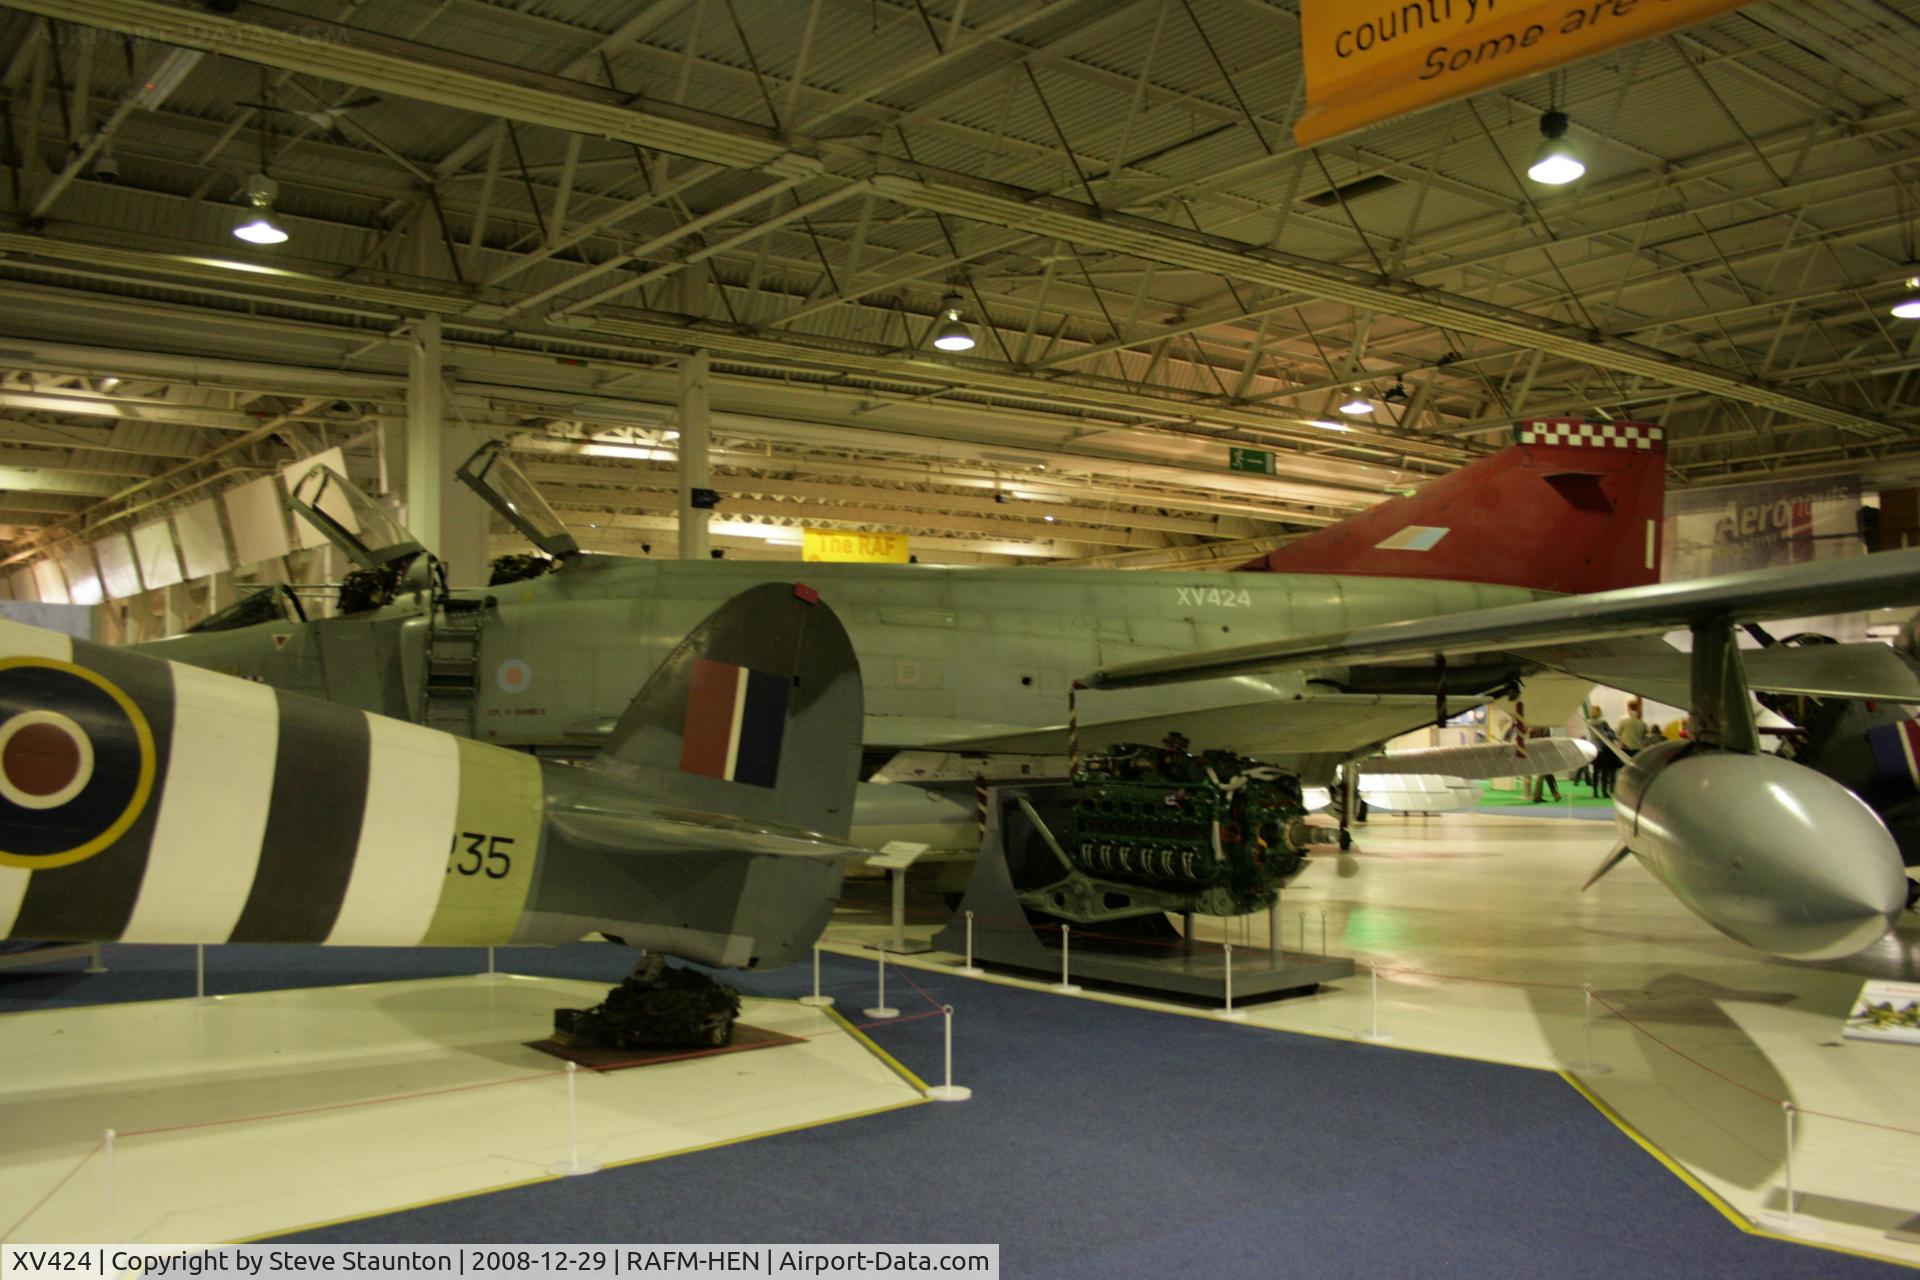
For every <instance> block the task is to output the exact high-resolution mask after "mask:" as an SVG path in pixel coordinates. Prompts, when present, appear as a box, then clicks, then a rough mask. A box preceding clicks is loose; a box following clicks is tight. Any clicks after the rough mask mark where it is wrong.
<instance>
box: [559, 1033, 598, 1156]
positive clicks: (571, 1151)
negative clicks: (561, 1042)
mask: <svg viewBox="0 0 1920 1280" xmlns="http://www.w3.org/2000/svg"><path fill="white" fill-rule="evenodd" d="M579 1074H580V1067H579V1064H578V1063H575V1062H573V1061H571V1060H569V1061H568V1063H567V1158H566V1159H565V1160H563V1161H561V1162H560V1163H559V1164H550V1165H548V1166H547V1168H548V1169H550V1170H552V1171H553V1172H554V1173H557V1174H560V1175H562V1176H564V1177H569V1178H571V1177H575V1176H577V1175H579V1174H583V1173H596V1172H598V1171H599V1168H600V1166H599V1165H597V1164H584V1163H582V1162H581V1159H580V1109H579V1102H578V1099H577V1098H576V1097H575V1093H574V1080H575V1078H576V1077H578V1076H579Z"/></svg>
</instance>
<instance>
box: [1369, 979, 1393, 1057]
mask: <svg viewBox="0 0 1920 1280" xmlns="http://www.w3.org/2000/svg"><path fill="white" fill-rule="evenodd" d="M1367 986H1368V988H1369V991H1370V992H1371V996H1372V1002H1373V1029H1372V1030H1370V1031H1368V1032H1367V1034H1366V1038H1367V1039H1368V1040H1371V1041H1373V1042H1374V1043H1375V1044H1386V1043H1388V1042H1389V1041H1391V1040H1392V1039H1393V1037H1392V1036H1383V1035H1381V1034H1380V965H1379V962H1378V961H1374V960H1369V961H1367Z"/></svg>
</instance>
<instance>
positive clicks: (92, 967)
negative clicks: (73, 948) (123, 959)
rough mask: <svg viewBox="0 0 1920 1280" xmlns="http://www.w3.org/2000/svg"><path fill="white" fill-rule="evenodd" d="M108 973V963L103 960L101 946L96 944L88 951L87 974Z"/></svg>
mask: <svg viewBox="0 0 1920 1280" xmlns="http://www.w3.org/2000/svg"><path fill="white" fill-rule="evenodd" d="M106 971H107V962H106V961H105V960H104V959H102V958H101V955H100V944H99V943H97V942H96V943H94V944H93V945H92V946H91V947H89V948H88V949H87V972H88V973H105V972H106Z"/></svg>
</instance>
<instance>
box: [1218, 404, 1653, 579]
mask: <svg viewBox="0 0 1920 1280" xmlns="http://www.w3.org/2000/svg"><path fill="white" fill-rule="evenodd" d="M1665 435H1666V433H1665V431H1664V430H1663V429H1662V428H1660V427H1656V426H1651V425H1648V424H1646V423H1639V422H1582V421H1580V420H1578V419H1574V418H1535V419H1528V420H1526V421H1523V422H1521V423H1519V424H1518V425H1517V426H1515V427H1514V436H1513V445H1512V447H1510V448H1506V449H1502V450H1501V451H1500V452H1498V453H1495V454H1489V455H1488V456H1487V457H1484V458H1481V459H1479V460H1478V461H1476V462H1473V463H1471V464H1469V465H1467V466H1465V467H1462V468H1460V470H1458V471H1454V472H1451V473H1449V474H1447V475H1444V476H1441V477H1440V478H1438V479H1436V480H1432V481H1429V482H1428V483H1427V484H1425V485H1423V486H1422V487H1421V488H1420V489H1419V491H1418V492H1416V493H1413V494H1410V495H1409V496H1407V497H1403V498H1394V499H1391V500H1389V501H1387V502H1383V503H1381V504H1380V505H1379V506H1377V507H1373V508H1370V509H1369V510H1366V511H1363V512H1361V513H1360V514H1359V515H1357V516H1354V517H1353V518H1352V519H1350V520H1343V521H1341V522H1340V523H1339V524H1336V525H1330V526H1328V527H1327V528H1325V529H1319V530H1316V531H1315V532H1313V533H1310V534H1308V535H1306V536H1305V537H1303V538H1297V539H1295V540H1294V541H1292V542H1289V543H1288V544H1287V545H1286V546H1284V547H1281V548H1280V549H1279V550H1277V551H1273V552H1269V553H1268V554H1267V555H1265V556H1262V557H1261V558H1260V559H1258V560H1255V561H1253V562H1252V563H1250V564H1245V565H1242V566H1240V567H1241V568H1242V569H1246V570H1251V571H1256V572H1267V573H1337V574H1357V575H1361V576H1372V577H1389V578H1447V579H1458V580H1460V581H1463V582H1488V583H1497V584H1499V585H1502V586H1511V587H1528V588H1531V589H1533V590H1535V591H1553V592H1560V593H1566V594H1577V593H1584V592H1589V591H1609V590H1612V589H1613V588H1616V587H1637V586H1642V585H1644V584H1646V583H1649V582H1657V581H1659V579H1660V520H1661V513H1662V509H1663V503H1664V501H1665V494H1666V466H1667V446H1666V439H1665Z"/></svg>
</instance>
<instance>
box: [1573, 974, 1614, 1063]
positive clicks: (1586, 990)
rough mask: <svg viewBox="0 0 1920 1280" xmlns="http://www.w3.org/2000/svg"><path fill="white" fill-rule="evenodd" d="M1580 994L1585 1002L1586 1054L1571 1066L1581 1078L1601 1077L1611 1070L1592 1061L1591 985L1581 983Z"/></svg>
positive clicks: (1589, 983) (1584, 1030)
mask: <svg viewBox="0 0 1920 1280" xmlns="http://www.w3.org/2000/svg"><path fill="white" fill-rule="evenodd" d="M1580 993H1581V997H1582V998H1583V1000H1584V1001H1585V1027H1584V1029H1583V1035H1584V1037H1585V1044H1586V1052H1585V1053H1584V1054H1583V1055H1582V1057H1581V1060H1580V1061H1579V1062H1576V1063H1574V1064H1573V1070H1575V1071H1577V1072H1579V1073H1580V1074H1581V1075H1583V1076H1603V1075H1606V1074H1607V1072H1608V1071H1610V1070H1612V1068H1611V1067H1608V1066H1607V1065H1606V1064H1605V1063H1600V1062H1595V1061H1594V1060H1593V1003H1594V1001H1593V984H1592V983H1591V982H1583V983H1581V984H1580Z"/></svg>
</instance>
